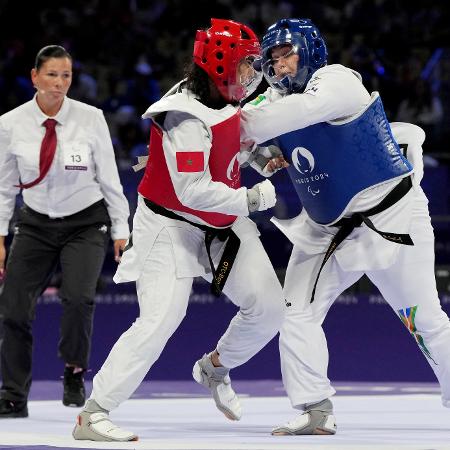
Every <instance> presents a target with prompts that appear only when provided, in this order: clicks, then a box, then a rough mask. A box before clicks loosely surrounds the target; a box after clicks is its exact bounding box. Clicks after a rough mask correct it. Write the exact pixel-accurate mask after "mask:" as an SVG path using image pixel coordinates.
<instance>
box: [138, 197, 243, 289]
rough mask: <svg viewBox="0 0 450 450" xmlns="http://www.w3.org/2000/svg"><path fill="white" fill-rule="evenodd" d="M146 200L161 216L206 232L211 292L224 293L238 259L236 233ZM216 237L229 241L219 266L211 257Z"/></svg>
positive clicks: (238, 242)
mask: <svg viewBox="0 0 450 450" xmlns="http://www.w3.org/2000/svg"><path fill="white" fill-rule="evenodd" d="M144 202H145V204H146V205H147V207H148V208H150V209H151V210H152V211H153V212H154V213H156V214H159V215H160V216H164V217H168V218H169V219H174V220H181V221H183V222H187V223H189V224H190V225H192V226H194V227H196V228H200V230H202V231H204V232H205V247H206V253H207V254H208V259H209V265H210V266H211V272H212V277H213V279H212V283H211V293H212V294H213V295H215V296H216V297H219V296H220V294H221V293H222V289H223V287H224V286H225V282H226V281H227V278H228V275H229V274H230V271H231V268H232V267H233V263H234V260H235V259H236V256H237V253H238V251H239V246H240V245H241V241H240V240H239V238H238V237H237V235H236V233H235V232H234V231H233V230H232V229H231V227H228V228H213V227H208V226H207V225H201V224H199V223H195V222H191V221H190V220H187V219H185V218H184V217H182V216H179V215H178V214H176V213H174V212H173V211H170V210H168V209H166V208H163V207H162V206H160V205H158V204H156V203H153V202H152V201H151V200H149V199H147V198H145V197H144ZM214 238H218V239H219V240H220V241H222V242H224V241H227V243H226V244H225V248H224V250H223V254H222V258H220V262H219V265H218V266H217V268H215V267H214V263H213V260H212V258H211V243H212V241H213V240H214Z"/></svg>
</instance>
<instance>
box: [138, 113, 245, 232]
mask: <svg viewBox="0 0 450 450" xmlns="http://www.w3.org/2000/svg"><path fill="white" fill-rule="evenodd" d="M211 131H212V146H211V152H210V155H209V161H208V164H209V170H210V173H211V178H212V180H213V181H217V182H222V183H224V184H226V185H227V186H229V187H231V188H233V189H238V188H239V187H241V172H240V168H239V163H238V161H237V156H238V154H239V148H240V111H237V112H236V114H234V115H232V116H231V117H229V118H228V119H226V120H224V121H223V122H220V123H218V124H216V125H213V126H211ZM162 136H163V131H162V130H161V128H159V127H158V125H156V124H154V125H153V126H152V129H151V133H150V144H149V159H148V162H147V166H146V168H145V173H144V177H143V178H142V181H141V183H140V184H139V188H138V192H139V193H140V194H141V195H142V196H144V197H145V198H147V199H149V200H151V201H152V202H154V203H156V204H158V205H160V206H163V207H164V208H167V209H171V210H174V211H181V212H185V213H189V214H192V215H194V216H196V217H198V218H200V219H202V220H204V221H205V222H206V223H208V224H209V225H212V226H214V227H226V226H229V225H231V224H232V223H233V222H234V221H235V220H236V216H230V215H227V214H221V213H216V212H206V211H199V210H195V209H191V208H188V207H187V206H184V205H182V204H181V202H180V201H179V200H178V197H177V196H176V194H175V190H174V187H173V184H172V180H171V178H170V175H169V170H168V168H167V164H166V158H165V156H164V150H163V145H162Z"/></svg>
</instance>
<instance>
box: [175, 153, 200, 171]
mask: <svg viewBox="0 0 450 450" xmlns="http://www.w3.org/2000/svg"><path fill="white" fill-rule="evenodd" d="M204 167H205V163H204V156H203V152H177V169H178V172H202V171H203V170H204Z"/></svg>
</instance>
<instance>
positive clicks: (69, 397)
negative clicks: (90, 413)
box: [62, 367, 86, 407]
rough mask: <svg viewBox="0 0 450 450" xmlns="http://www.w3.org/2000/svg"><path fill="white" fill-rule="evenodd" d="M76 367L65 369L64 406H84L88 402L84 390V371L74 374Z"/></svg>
mask: <svg viewBox="0 0 450 450" xmlns="http://www.w3.org/2000/svg"><path fill="white" fill-rule="evenodd" d="M73 370H74V367H66V368H65V369H64V396H63V401H62V402H63V405H64V406H74V407H78V406H84V403H85V401H86V390H85V389H84V379H83V374H84V372H85V371H84V370H82V371H81V372H77V373H73Z"/></svg>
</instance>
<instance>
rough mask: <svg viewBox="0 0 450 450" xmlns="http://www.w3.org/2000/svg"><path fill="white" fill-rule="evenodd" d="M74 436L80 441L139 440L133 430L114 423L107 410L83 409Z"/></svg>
mask: <svg viewBox="0 0 450 450" xmlns="http://www.w3.org/2000/svg"><path fill="white" fill-rule="evenodd" d="M72 436H73V437H74V439H76V440H79V441H106V442H111V441H116V442H126V441H137V440H138V437H137V436H136V435H135V434H134V433H132V432H131V431H128V430H124V429H122V428H120V427H118V426H116V425H114V424H113V423H112V422H111V420H109V416H108V414H107V413H105V412H94V413H93V412H88V411H81V413H80V414H79V415H78V417H77V423H76V425H75V428H74V429H73V431H72Z"/></svg>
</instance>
